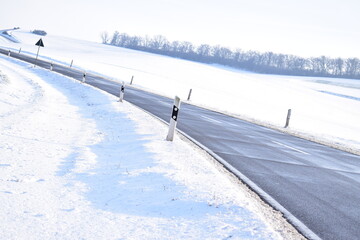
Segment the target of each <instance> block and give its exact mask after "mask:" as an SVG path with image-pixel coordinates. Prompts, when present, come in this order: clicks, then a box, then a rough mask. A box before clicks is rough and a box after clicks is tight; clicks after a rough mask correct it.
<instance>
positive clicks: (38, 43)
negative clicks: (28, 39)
mask: <svg viewBox="0 0 360 240" xmlns="http://www.w3.org/2000/svg"><path fill="white" fill-rule="evenodd" d="M35 45H36V46H40V47H44V43H43V41H42V39H41V38H40V40H39V41H38V42H37V43H35Z"/></svg>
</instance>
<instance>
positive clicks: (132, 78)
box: [130, 76, 134, 85]
mask: <svg viewBox="0 0 360 240" xmlns="http://www.w3.org/2000/svg"><path fill="white" fill-rule="evenodd" d="M133 80H134V76H132V77H131V81H130V85H132V83H133Z"/></svg>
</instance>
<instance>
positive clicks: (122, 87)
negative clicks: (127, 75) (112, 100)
mask: <svg viewBox="0 0 360 240" xmlns="http://www.w3.org/2000/svg"><path fill="white" fill-rule="evenodd" d="M124 92H125V83H124V82H122V84H121V87H120V96H119V102H122V101H123V99H124Z"/></svg>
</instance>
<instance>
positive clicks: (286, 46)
mask: <svg viewBox="0 0 360 240" xmlns="http://www.w3.org/2000/svg"><path fill="white" fill-rule="evenodd" d="M359 10H360V1H358V0H341V1H340V0H56V1H54V0H35V1H30V0H0V29H5V28H8V27H10V28H11V27H17V26H18V27H20V28H23V29H42V30H45V31H47V32H48V33H49V34H52V35H61V36H68V37H75V38H81V39H87V40H91V41H98V42H100V41H101V40H100V37H99V36H100V33H101V32H102V31H107V32H109V33H110V34H112V33H113V32H114V31H115V30H118V31H119V32H126V33H128V34H131V35H140V36H145V35H150V36H153V35H157V34H161V35H164V36H166V37H167V38H168V39H169V40H188V41H191V42H193V43H195V44H199V43H208V44H213V45H215V44H220V45H223V46H228V47H231V48H234V49H235V48H241V49H244V50H257V51H273V52H277V53H290V54H295V55H300V56H320V55H325V56H331V57H338V56H340V57H358V58H359V57H360V47H359V46H360V45H359V44H360V31H359V30H360V14H359Z"/></svg>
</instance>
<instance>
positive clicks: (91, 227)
mask: <svg viewBox="0 0 360 240" xmlns="http://www.w3.org/2000/svg"><path fill="white" fill-rule="evenodd" d="M0 70H1V72H2V74H3V75H5V76H2V77H1V78H0V79H1V80H0V123H1V124H0V142H1V144H0V201H1V203H2V206H1V208H0V217H1V219H2V221H1V225H0V239H226V238H232V239H281V238H285V239H298V238H299V237H300V236H299V235H297V233H296V232H295V231H294V229H292V228H291V227H290V226H289V225H287V224H286V223H285V222H284V220H283V219H282V218H281V216H280V214H279V213H275V212H272V210H271V209H270V208H269V207H266V206H264V205H263V204H262V203H261V201H260V200H258V199H257V198H256V197H255V196H254V195H253V194H252V193H251V192H250V191H248V190H247V189H246V187H244V186H243V185H240V184H239V183H238V181H237V180H235V179H234V178H232V177H230V176H228V175H226V174H225V173H224V172H222V171H221V168H220V167H219V166H217V165H216V164H214V162H212V161H211V159H209V157H207V156H206V155H205V154H202V153H201V152H199V151H198V150H196V148H195V147H193V146H191V145H190V144H188V143H186V142H183V141H181V140H180V139H179V138H176V139H175V141H174V142H173V143H169V142H166V141H165V140H164V138H165V136H166V130H167V128H166V126H164V124H162V123H161V122H159V121H157V120H155V119H153V118H152V117H151V116H148V115H147V114H145V113H143V112H142V111H141V110H139V109H137V108H135V107H133V106H131V105H130V104H128V103H126V102H125V103H123V104H119V103H118V102H116V100H117V99H116V98H115V97H113V96H110V95H108V94H106V93H103V92H100V91H99V90H96V89H94V88H92V87H89V86H86V85H82V84H80V83H78V82H74V81H73V80H71V79H68V78H66V77H63V76H60V75H57V74H54V73H52V72H49V71H46V70H43V69H38V68H36V69H33V68H31V66H30V65H28V64H25V63H20V62H18V61H15V60H10V59H8V58H6V57H2V56H1V57H0Z"/></svg>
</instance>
